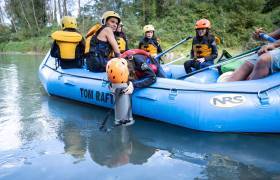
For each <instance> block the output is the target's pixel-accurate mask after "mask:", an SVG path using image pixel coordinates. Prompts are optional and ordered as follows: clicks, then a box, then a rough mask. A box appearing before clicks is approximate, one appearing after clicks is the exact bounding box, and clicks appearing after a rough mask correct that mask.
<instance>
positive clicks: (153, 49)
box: [138, 24, 167, 78]
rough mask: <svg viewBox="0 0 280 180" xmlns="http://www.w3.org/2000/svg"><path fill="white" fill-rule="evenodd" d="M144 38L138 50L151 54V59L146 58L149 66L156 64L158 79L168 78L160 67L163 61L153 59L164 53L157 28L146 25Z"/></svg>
mask: <svg viewBox="0 0 280 180" xmlns="http://www.w3.org/2000/svg"><path fill="white" fill-rule="evenodd" d="M143 32H144V37H143V38H142V39H141V41H140V42H139V45H138V48H139V49H142V50H144V51H146V52H148V53H150V58H146V60H147V63H148V64H154V65H155V66H156V69H157V71H156V75H157V77H163V78H166V77H167V76H166V74H165V72H164V70H163V69H162V67H161V66H160V62H159V61H161V59H159V61H157V60H154V59H153V58H154V57H156V56H157V54H159V53H161V52H162V49H161V47H160V44H159V39H158V38H157V37H156V36H155V27H154V26H153V25H151V24H148V25H145V26H144V28H143Z"/></svg>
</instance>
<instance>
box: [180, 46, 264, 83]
mask: <svg viewBox="0 0 280 180" xmlns="http://www.w3.org/2000/svg"><path fill="white" fill-rule="evenodd" d="M259 49H260V47H256V48H254V49H251V50H249V51H246V52H244V53H242V54H239V55H237V56H234V57H232V58H229V59H228V60H226V61H223V62H221V63H218V64H214V65H212V66H208V67H205V68H202V69H199V70H196V71H194V72H191V73H189V74H186V75H184V76H181V77H179V78H178V79H184V78H186V77H189V76H192V75H194V74H197V73H200V72H202V71H206V70H208V69H212V68H216V67H219V66H222V65H225V64H228V63H231V62H233V61H236V60H238V59H239V58H243V57H246V56H249V55H252V54H254V53H256V51H257V50H259Z"/></svg>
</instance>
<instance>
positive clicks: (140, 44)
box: [138, 40, 143, 49]
mask: <svg viewBox="0 0 280 180" xmlns="http://www.w3.org/2000/svg"><path fill="white" fill-rule="evenodd" d="M142 44H143V41H142V40H140V42H139V45H138V49H141V47H142Z"/></svg>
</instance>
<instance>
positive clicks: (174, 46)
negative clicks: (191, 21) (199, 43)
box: [154, 36, 192, 61]
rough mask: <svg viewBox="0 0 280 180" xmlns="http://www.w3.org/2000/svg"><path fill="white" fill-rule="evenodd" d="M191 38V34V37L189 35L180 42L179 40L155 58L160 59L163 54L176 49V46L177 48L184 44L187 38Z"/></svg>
mask: <svg viewBox="0 0 280 180" xmlns="http://www.w3.org/2000/svg"><path fill="white" fill-rule="evenodd" d="M191 38H192V36H189V37H187V38H185V39H183V40H181V41H180V42H178V43H177V44H175V45H173V46H172V47H170V48H169V49H167V50H165V51H163V52H161V53H159V54H158V55H157V56H156V57H155V58H154V59H155V60H156V61H158V59H159V58H160V57H161V56H163V55H165V54H166V53H168V52H169V51H171V50H172V49H174V48H176V47H177V46H179V45H181V44H183V43H184V42H186V41H187V40H189V39H191Z"/></svg>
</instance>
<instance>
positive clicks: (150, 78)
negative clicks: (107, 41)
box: [132, 56, 156, 88]
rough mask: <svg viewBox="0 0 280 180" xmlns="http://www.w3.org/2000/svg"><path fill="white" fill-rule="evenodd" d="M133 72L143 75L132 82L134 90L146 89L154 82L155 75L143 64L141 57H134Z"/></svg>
mask: <svg viewBox="0 0 280 180" xmlns="http://www.w3.org/2000/svg"><path fill="white" fill-rule="evenodd" d="M134 62H135V70H136V71H140V72H142V73H143V76H142V77H141V78H139V79H137V80H133V81H132V83H133V86H134V87H135V88H143V87H148V86H150V85H151V84H153V83H155V82H156V74H155V73H154V72H153V70H152V69H151V68H150V66H149V65H148V64H147V63H146V62H144V60H143V58H142V57H139V56H134Z"/></svg>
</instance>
